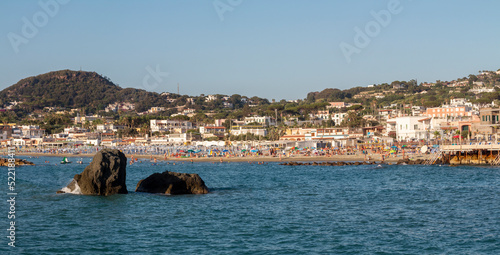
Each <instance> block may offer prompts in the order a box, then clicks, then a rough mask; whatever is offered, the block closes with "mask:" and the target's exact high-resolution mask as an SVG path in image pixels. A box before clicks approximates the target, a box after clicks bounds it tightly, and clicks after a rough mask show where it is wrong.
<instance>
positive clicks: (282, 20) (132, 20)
mask: <svg viewBox="0 0 500 255" xmlns="http://www.w3.org/2000/svg"><path fill="white" fill-rule="evenodd" d="M55 1H56V0H41V1H29V0H23V1H16V0H6V1H1V2H0V24H2V25H1V26H0V35H2V36H1V40H0V49H1V51H0V57H1V61H0V77H1V79H0V89H4V88H6V87H8V86H10V85H12V84H15V83H16V82H17V81H19V80H20V79H22V78H25V77H28V76H33V75H37V74H42V73H46V72H49V71H55V70H61V69H72V70H79V69H80V68H81V69H82V70H85V71H95V72H97V73H100V74H102V75H105V76H108V77H109V78H111V80H112V81H113V82H114V83H116V84H119V85H120V86H121V87H124V88H125V87H134V88H142V89H147V90H150V91H156V92H164V91H167V92H176V91H177V84H178V83H179V84H180V92H181V94H188V95H200V94H227V95H232V94H241V95H246V96H259V97H264V98H268V99H276V100H280V99H302V98H305V97H306V95H307V93H308V92H311V91H321V90H323V89H325V88H340V89H346V88H350V87H355V86H367V85H369V84H378V83H383V82H392V81H394V80H410V79H418V81H419V82H423V81H435V80H438V79H439V80H452V79H455V78H460V77H464V76H467V75H468V74H471V73H473V74H475V73H477V72H478V71H479V70H497V69H499V68H500V15H498V10H500V1H496V0H480V1H463V0H454V1H451V0H443V1H430V0H413V1H411V0H399V1H398V0H381V1H370V0H353V1H340V0H338V1H334V0H316V1H305V0H215V1H214V0H197V1H196V0H184V1H180V0H178V1H166V0H165V1H139V0H136V1H126V0H121V1H118V0H115V1H97V0H86V1H83V0H71V1H69V0H64V1H63V0H59V1H60V2H55ZM39 2H41V3H52V5H49V9H48V11H47V10H46V8H44V7H42V6H41V5H40V4H39ZM66 2H67V3H66ZM53 3H57V8H56V7H54V5H53ZM214 3H217V4H218V6H221V7H222V8H226V10H227V11H225V12H224V10H223V9H219V11H217V10H216V8H215V7H214ZM388 5H391V6H396V7H397V8H394V7H389V6H388ZM229 10H230V11H229ZM390 10H393V11H394V10H397V11H394V13H391V12H390ZM373 12H375V13H389V14H390V21H389V22H385V21H387V19H385V21H384V22H385V23H387V24H384V25H385V26H383V25H381V22H380V21H377V19H375V18H374V16H373V15H372V13H373ZM219 14H220V15H219ZM221 17H222V19H221ZM381 17H387V16H381ZM23 18H25V20H28V21H29V23H30V24H31V25H33V26H34V27H35V28H36V29H37V30H38V31H36V32H33V31H29V29H25V31H23V27H29V25H28V26H27V25H26V24H25V21H23ZM34 20H35V21H34ZM374 22H375V23H374ZM377 22H378V23H377ZM376 24H378V25H376ZM367 25H368V27H369V29H370V28H371V29H372V30H368V32H369V33H370V35H366V36H368V38H369V42H368V43H364V44H363V45H361V44H358V46H363V47H356V44H355V37H356V35H357V34H356V32H355V28H356V27H357V28H359V29H360V30H361V31H363V33H365V34H366V33H367V31H366V27H367ZM370 25H371V27H370ZM377 26H378V27H377ZM28 37H29V38H28ZM13 38H14V39H13ZM19 38H24V39H19ZM341 43H345V44H348V45H351V46H353V47H356V48H357V51H356V52H355V53H352V54H350V61H348V59H347V58H346V57H345V54H344V53H343V51H342V49H341V47H340V45H341ZM16 49H17V52H16ZM157 68H158V70H159V71H160V72H161V75H160V76H158V75H157V77H159V79H154V76H153V75H151V70H154V69H157ZM148 70H149V71H148ZM166 73H168V76H167V75H166ZM145 77H146V78H145ZM145 79H146V80H148V82H147V83H144V80H145Z"/></svg>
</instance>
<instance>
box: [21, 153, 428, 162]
mask: <svg viewBox="0 0 500 255" xmlns="http://www.w3.org/2000/svg"><path fill="white" fill-rule="evenodd" d="M16 156H17V157H19V156H22V157H56V158H63V157H70V158H82V157H93V156H94V154H69V153H60V154H47V153H19V154H17V155H16ZM126 156H127V159H130V158H132V156H133V157H134V158H137V159H155V158H156V159H157V160H159V161H162V160H165V158H164V157H163V156H159V155H128V154H127V155H126ZM369 156H370V160H369V161H370V162H381V161H382V159H381V157H380V155H378V154H376V155H369ZM409 157H410V159H412V160H416V159H424V160H425V159H427V158H429V155H428V154H423V155H422V154H418V155H410V156H409ZM400 159H402V155H397V156H396V157H394V156H390V157H386V158H385V160H384V162H397V161H398V160H400ZM166 160H167V161H188V162H190V161H193V162H220V161H221V160H222V161H223V162H247V161H248V162H280V161H282V162H290V161H298V162H314V161H317V162H325V161H327V162H328V161H331V162H338V161H345V162H356V161H358V162H361V161H365V157H364V156H363V155H332V156H312V157H311V156H297V155H294V156H292V157H282V158H281V159H280V158H279V157H271V156H248V157H200V158H196V157H192V158H176V157H167V159H166Z"/></svg>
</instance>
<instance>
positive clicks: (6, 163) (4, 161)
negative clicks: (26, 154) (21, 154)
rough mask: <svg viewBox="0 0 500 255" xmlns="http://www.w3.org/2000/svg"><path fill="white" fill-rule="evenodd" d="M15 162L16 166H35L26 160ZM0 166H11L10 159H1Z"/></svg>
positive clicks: (16, 160) (17, 159)
mask: <svg viewBox="0 0 500 255" xmlns="http://www.w3.org/2000/svg"><path fill="white" fill-rule="evenodd" d="M14 160H15V162H14V164H15V165H16V166H34V165H35V164H34V163H33V162H29V161H27V160H25V159H19V158H16V159H14ZM0 166H9V159H6V158H0Z"/></svg>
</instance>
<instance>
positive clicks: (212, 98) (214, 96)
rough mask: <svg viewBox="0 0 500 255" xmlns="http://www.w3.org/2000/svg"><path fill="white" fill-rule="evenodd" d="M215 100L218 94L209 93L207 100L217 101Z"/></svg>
mask: <svg viewBox="0 0 500 255" xmlns="http://www.w3.org/2000/svg"><path fill="white" fill-rule="evenodd" d="M215 100H217V96H216V95H208V96H207V97H206V98H205V102H210V101H215Z"/></svg>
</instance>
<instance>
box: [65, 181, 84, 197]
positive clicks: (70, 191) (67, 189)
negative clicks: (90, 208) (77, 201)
mask: <svg viewBox="0 0 500 255" xmlns="http://www.w3.org/2000/svg"><path fill="white" fill-rule="evenodd" d="M71 183H74V184H75V189H73V190H71V189H70V188H68V186H69V184H68V186H66V187H64V188H62V189H61V191H62V192H64V193H70V194H75V195H81V194H82V191H81V189H80V186H78V183H77V182H76V181H75V180H74V179H73V180H72V181H71V182H70V184H71Z"/></svg>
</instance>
